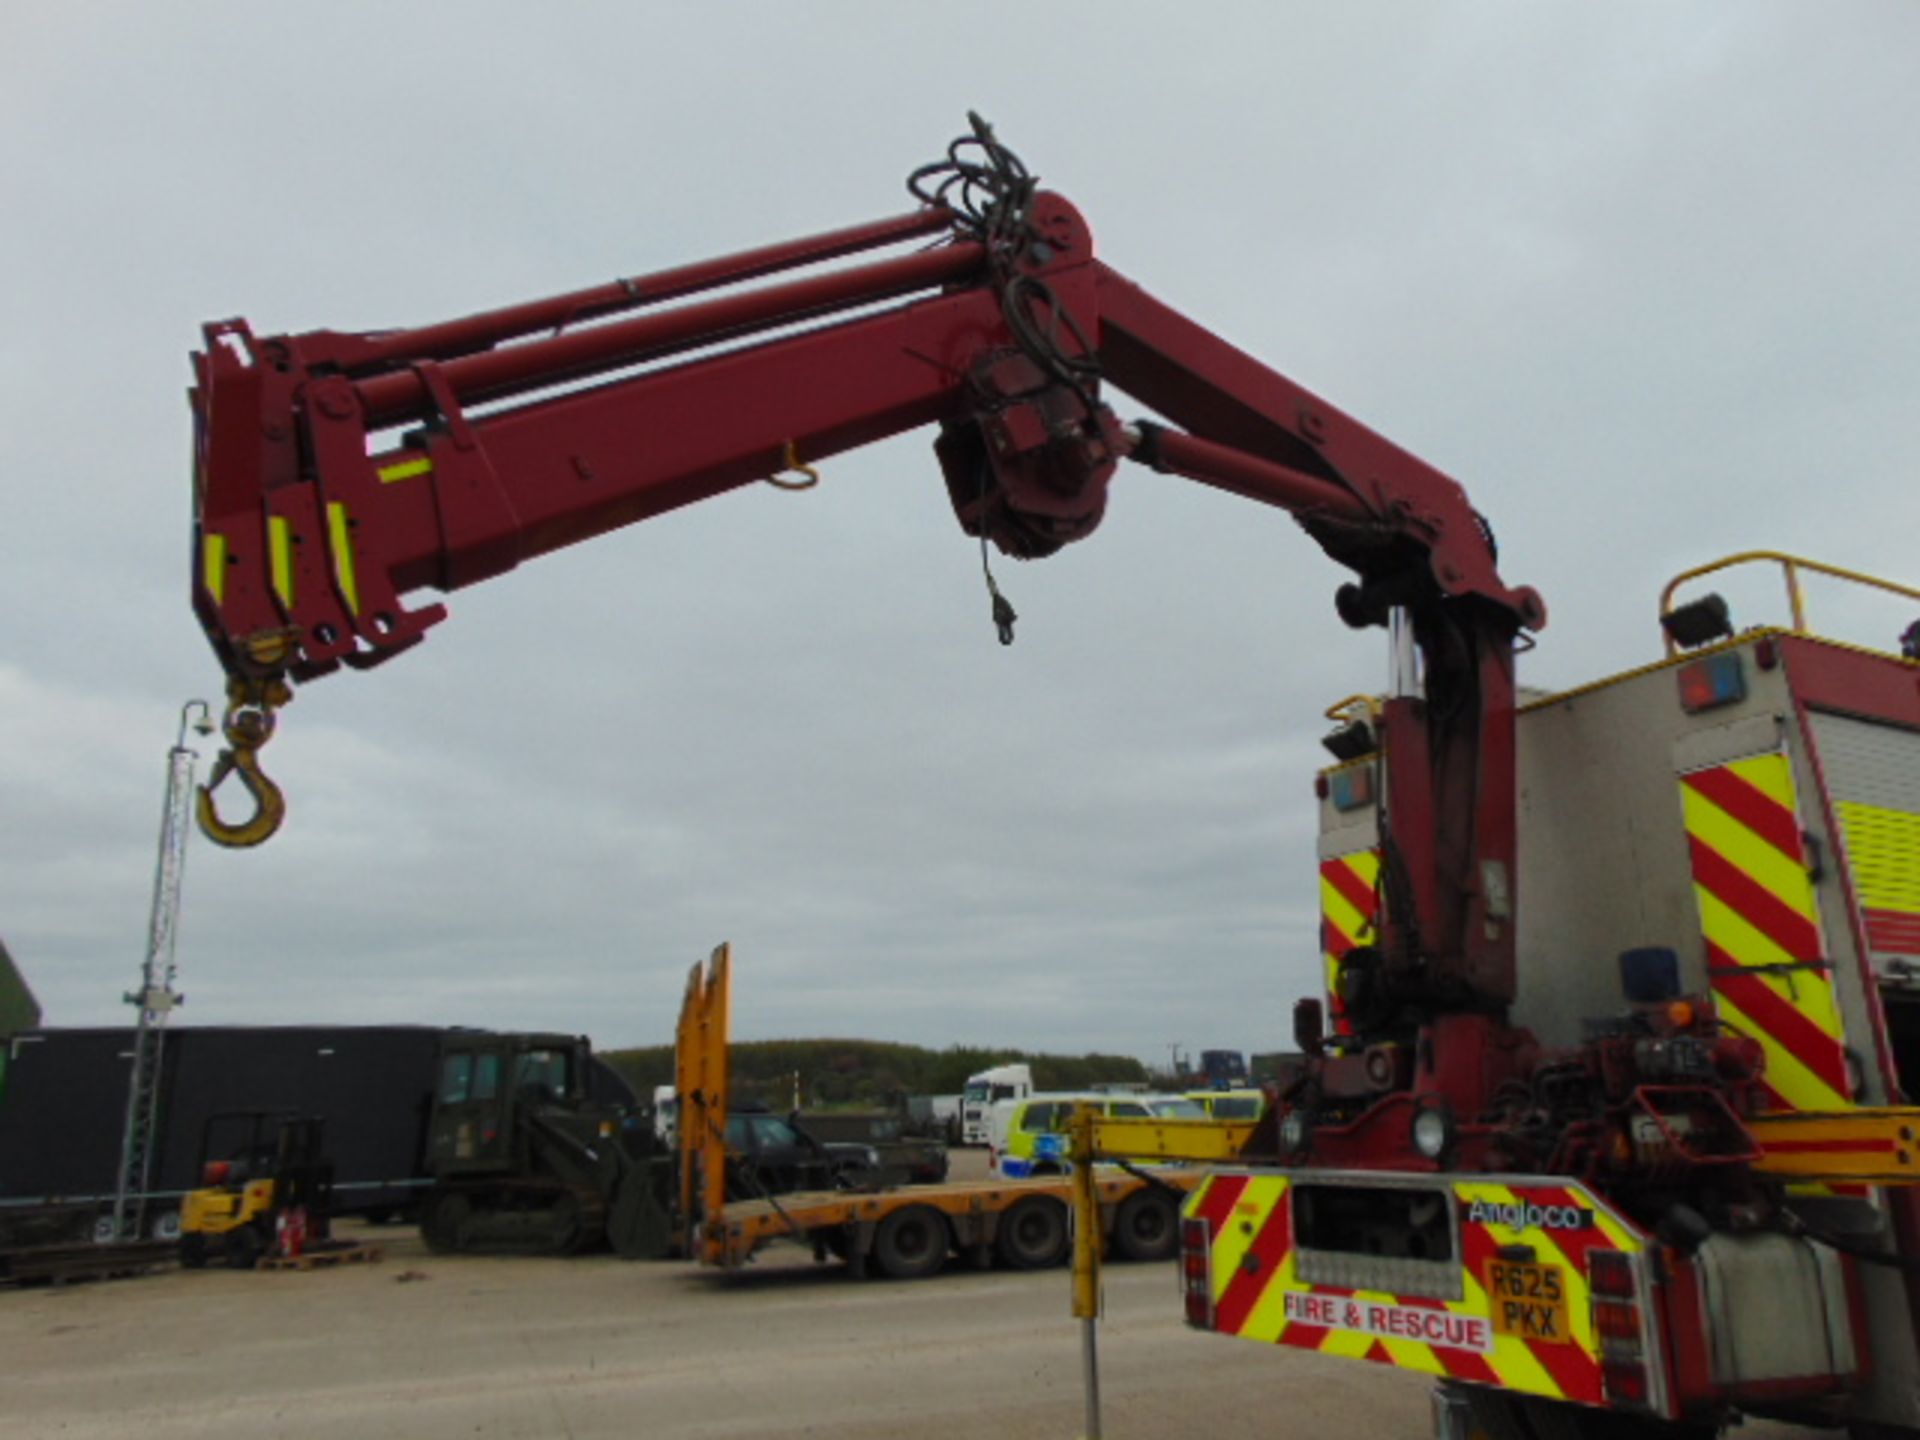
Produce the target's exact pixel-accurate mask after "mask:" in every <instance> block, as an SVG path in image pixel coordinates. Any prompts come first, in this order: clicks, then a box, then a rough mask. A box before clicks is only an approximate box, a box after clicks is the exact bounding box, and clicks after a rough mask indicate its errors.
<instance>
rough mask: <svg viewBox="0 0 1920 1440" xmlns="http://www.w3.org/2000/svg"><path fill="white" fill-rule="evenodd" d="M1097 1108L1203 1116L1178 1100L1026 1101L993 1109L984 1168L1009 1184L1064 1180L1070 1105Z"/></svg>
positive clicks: (1095, 1095) (1079, 1097)
mask: <svg viewBox="0 0 1920 1440" xmlns="http://www.w3.org/2000/svg"><path fill="white" fill-rule="evenodd" d="M1082 1104H1085V1105H1097V1106H1099V1107H1100V1112H1101V1113H1102V1114H1103V1115H1111V1116H1117V1117H1120V1118H1122V1119H1126V1118H1134V1119H1141V1120H1145V1119H1149V1118H1153V1117H1156V1116H1157V1117H1159V1118H1161V1119H1166V1120H1204V1119H1206V1118H1207V1112H1206V1111H1205V1110H1204V1109H1203V1108H1202V1107H1201V1106H1200V1105H1199V1104H1197V1103H1196V1102H1194V1101H1192V1100H1189V1099H1188V1098H1187V1097H1186V1096H1184V1095H1116V1094H1112V1093H1110V1092H1100V1091H1085V1092H1081V1093H1078V1094H1072V1093H1066V1092H1059V1093H1050V1094H1040V1095H1029V1096H1027V1098H1026V1099H1024V1100H1004V1101H1002V1102H1001V1103H1000V1104H998V1105H995V1106H994V1107H993V1110H992V1112H991V1113H990V1115H989V1116H988V1124H987V1168H988V1169H990V1170H992V1171H993V1173H994V1174H996V1175H1001V1176H1004V1177H1005V1178H1007V1179H1009V1180H1022V1179H1025V1178H1026V1177H1028V1176H1031V1175H1065V1174H1068V1173H1070V1172H1071V1171H1072V1169H1073V1166H1072V1164H1071V1163H1070V1162H1069V1161H1068V1159H1067V1123H1068V1122H1069V1121H1070V1120H1071V1119H1072V1118H1073V1109H1074V1106H1076V1105H1082Z"/></svg>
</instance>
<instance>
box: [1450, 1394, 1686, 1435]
mask: <svg viewBox="0 0 1920 1440" xmlns="http://www.w3.org/2000/svg"><path fill="white" fill-rule="evenodd" d="M1480 1395H1481V1396H1485V1397H1486V1398H1487V1399H1489V1400H1491V1399H1494V1398H1495V1397H1498V1399H1500V1400H1505V1401H1506V1402H1507V1405H1508V1406H1509V1407H1511V1408H1510V1410H1509V1413H1510V1414H1511V1413H1514V1412H1516V1411H1517V1413H1518V1414H1519V1415H1521V1416H1523V1417H1524V1418H1525V1422H1526V1427H1527V1428H1526V1431H1525V1432H1524V1433H1525V1434H1527V1435H1531V1436H1534V1437H1536V1440H1714V1436H1716V1435H1717V1434H1719V1427H1718V1426H1717V1425H1713V1424H1710V1423H1707V1422H1700V1423H1695V1424H1688V1423H1686V1422H1684V1421H1683V1422H1681V1423H1679V1424H1672V1423H1669V1422H1668V1421H1665V1420H1647V1419H1643V1418H1641V1417H1640V1416H1638V1415H1625V1414H1622V1413H1621V1412H1620V1411H1618V1410H1595V1409H1592V1408H1590V1407H1588V1406H1585V1405H1569V1404H1566V1403H1564V1402H1562V1401H1558V1400H1542V1399H1539V1398H1538V1397H1536V1396H1532V1395H1529V1396H1526V1397H1524V1398H1522V1397H1519V1396H1513V1395H1505V1394H1501V1393H1500V1392H1498V1391H1481V1392H1480ZM1474 1408H1475V1412H1476V1416H1477V1415H1478V1414H1479V1413H1480V1406H1479V1405H1476V1406H1475V1407H1474ZM1491 1433H1495V1434H1497V1433H1499V1432H1497V1431H1493V1432H1491Z"/></svg>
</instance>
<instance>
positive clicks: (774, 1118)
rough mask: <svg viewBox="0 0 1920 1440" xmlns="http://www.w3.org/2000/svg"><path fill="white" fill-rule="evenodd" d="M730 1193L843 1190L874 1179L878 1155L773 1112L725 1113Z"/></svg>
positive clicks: (746, 1195) (747, 1195)
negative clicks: (824, 1136) (820, 1136)
mask: <svg viewBox="0 0 1920 1440" xmlns="http://www.w3.org/2000/svg"><path fill="white" fill-rule="evenodd" d="M727 1160H728V1162H729V1165H730V1167H731V1168H732V1170H733V1174H732V1176H731V1178H730V1179H729V1183H728V1187H727V1188H728V1190H729V1192H733V1191H736V1190H737V1191H738V1193H739V1196H740V1198H742V1199H751V1198H753V1197H754V1196H756V1195H786V1194H791V1193H793V1192H795V1191H800V1190H844V1189H849V1188H852V1187H856V1186H862V1185H871V1184H876V1183H878V1181H877V1177H878V1175H879V1172H880V1168H881V1167H880V1155H879V1152H878V1151H876V1150H875V1149H874V1148H873V1147H872V1146H871V1145H860V1144H844V1143H829V1142H826V1141H822V1140H819V1139H816V1138H815V1137H814V1136H812V1135H810V1134H808V1133H807V1132H806V1131H805V1130H802V1129H800V1128H799V1127H798V1126H796V1125H794V1124H793V1122H792V1121H790V1120H784V1119H782V1118H781V1117H780V1116H778V1115H772V1114H767V1113H765V1112H763V1111H752V1110H749V1111H745V1112H741V1111H735V1112H734V1113H733V1114H731V1115H729V1116H727Z"/></svg>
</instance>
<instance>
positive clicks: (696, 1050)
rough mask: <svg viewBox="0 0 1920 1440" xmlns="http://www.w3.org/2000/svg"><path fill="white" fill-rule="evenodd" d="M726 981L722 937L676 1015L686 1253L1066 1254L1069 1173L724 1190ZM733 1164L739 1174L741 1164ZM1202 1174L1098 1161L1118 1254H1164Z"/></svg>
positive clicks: (730, 1258) (1048, 1257)
mask: <svg viewBox="0 0 1920 1440" xmlns="http://www.w3.org/2000/svg"><path fill="white" fill-rule="evenodd" d="M730 983H731V964H730V952H729V948H728V947H727V946H725V945H722V946H721V947H720V948H719V949H717V950H715V951H714V952H713V955H712V957H711V959H710V960H707V961H704V962H702V963H701V964H698V965H695V966H694V967H693V971H692V973H691V975H690V976H689V977H688V981H687V993H686V1000H685V1003H684V1004H683V1006H682V1008H681V1013H680V1025H679V1030H678V1034H677V1036H676V1042H675V1071H676V1074H675V1090H676V1093H677V1094H678V1095H679V1097H680V1107H679V1114H680V1125H679V1127H678V1142H677V1143H678V1147H679V1165H678V1183H679V1200H678V1214H679V1215H680V1217H681V1226H682V1231H681V1241H680V1243H681V1249H682V1253H684V1254H688V1255H691V1256H694V1257H696V1258H697V1259H699V1261H700V1262H701V1263H702V1264H705V1265H713V1266H717V1267H720V1268H722V1269H725V1270H736V1269H738V1268H739V1267H741V1266H743V1265H746V1264H747V1263H749V1262H750V1261H751V1260H752V1259H753V1258H754V1256H755V1255H756V1254H758V1253H759V1252H760V1251H761V1250H762V1249H764V1248H765V1247H766V1246H768V1245H771V1244H773V1243H775V1242H777V1241H785V1242H789V1243H794V1244H799V1245H802V1246H804V1247H806V1248H808V1249H811V1250H812V1251H813V1253H814V1256H815V1258H816V1259H819V1260H822V1261H825V1260H827V1259H829V1258H832V1259H838V1260H841V1261H844V1262H845V1264H846V1266H847V1268H848V1270H849V1271H850V1272H851V1273H852V1274H854V1275H856V1276H863V1275H866V1274H868V1273H869V1272H870V1271H877V1272H879V1273H880V1274H881V1275H884V1276H887V1277H889V1278H892V1279H920V1278H923V1277H925V1276H928V1275H933V1274H935V1273H937V1272H938V1271H939V1270H940V1269H941V1268H942V1267H944V1266H945V1265H946V1263H947V1262H948V1260H949V1258H950V1257H953V1256H958V1257H961V1258H962V1259H964V1260H966V1261H968V1262H969V1263H971V1264H973V1265H976V1266H980V1267H985V1266H988V1265H991V1264H993V1263H995V1262H996V1261H997V1262H998V1263H1000V1264H1002V1265H1005V1266H1008V1267H1009V1268H1012V1269H1021V1270H1031V1269H1041V1268H1044V1267H1047V1266H1052V1265H1060V1264H1064V1263H1065V1262H1066V1259H1067V1254H1068V1250H1069V1248H1070V1230H1069V1225H1068V1214H1069V1208H1068V1207H1069V1205H1070V1203H1071V1199H1072V1181H1071V1178H1070V1177H1069V1176H1064V1175H1062V1176H1053V1177H1049V1178H1046V1179H1037V1180H976V1181H951V1182H948V1183H946V1184H941V1185H906V1186H899V1187H893V1188H885V1189H859V1188H853V1189H843V1190H823V1191H806V1192H798V1193H793V1194H780V1195H766V1196H763V1197H761V1198H758V1199H746V1200H740V1199H736V1200H732V1201H729V1200H728V1199H727V1198H726V1197H727V1193H728V1185H727V1177H728V1174H729V1168H730V1167H729V1165H728V1157H727V1145H726V1129H727V1102H728V1084H727V1021H728V1004H729V993H730ZM1135 1123H1136V1124H1141V1125H1145V1124H1146V1122H1135ZM1169 1123H1170V1124H1171V1125H1176V1126H1177V1125H1181V1124H1184V1125H1185V1126H1188V1127H1192V1126H1202V1127H1206V1128H1208V1129H1209V1130H1211V1131H1213V1132H1215V1133H1216V1134H1223V1133H1232V1134H1234V1135H1241V1134H1243V1133H1244V1132H1245V1131H1246V1130H1248V1129H1250V1127H1246V1126H1241V1127H1221V1126H1215V1125H1212V1124H1211V1123H1210V1122H1206V1121H1186V1122H1169ZM1163 1128H1164V1127H1163ZM1186 1148H1187V1149H1189V1150H1190V1149H1191V1145H1190V1144H1189V1146H1188V1147H1186ZM733 1169H734V1172H735V1173H736V1174H737V1172H738V1167H737V1166H736V1167H733ZM1204 1178H1205V1177H1204V1172H1203V1171H1201V1170H1199V1169H1197V1168H1179V1167H1165V1168H1157V1169H1154V1170H1151V1171H1148V1170H1140V1169H1130V1168H1123V1167H1121V1166H1117V1165H1116V1166H1101V1167H1099V1168H1098V1169H1097V1170H1096V1172H1095V1177H1094V1184H1095V1190H1096V1192H1097V1196H1098V1202H1099V1206H1100V1219H1101V1230H1102V1233H1103V1235H1104V1236H1105V1239H1106V1243H1107V1247H1108V1248H1109V1249H1110V1250H1111V1252H1112V1253H1113V1254H1114V1255H1116V1256H1118V1257H1120V1258H1123V1259H1129V1260H1170V1259H1171V1258H1172V1257H1173V1255H1174V1253H1175V1251H1176V1250H1177V1248H1178V1245H1179V1227H1178V1214H1179V1207H1180V1204H1181V1202H1182V1201H1183V1200H1184V1199H1185V1198H1186V1196H1187V1194H1188V1192H1190V1191H1191V1190H1192V1189H1193V1188H1194V1187H1195V1186H1197V1185H1198V1184H1200V1183H1201V1181H1202V1180H1203V1179H1204Z"/></svg>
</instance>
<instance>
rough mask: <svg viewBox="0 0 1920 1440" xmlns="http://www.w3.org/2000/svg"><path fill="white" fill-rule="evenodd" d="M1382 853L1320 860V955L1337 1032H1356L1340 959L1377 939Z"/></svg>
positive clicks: (1343, 1033)
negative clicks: (1343, 995) (1343, 1000)
mask: <svg viewBox="0 0 1920 1440" xmlns="http://www.w3.org/2000/svg"><path fill="white" fill-rule="evenodd" d="M1379 883H1380V852H1379V851H1378V850H1356V851H1354V852H1353V853H1352V854H1351V855H1337V856H1335V857H1334V858H1333V859H1331V860H1322V861H1321V862H1320V956H1321V959H1322V961H1323V962H1324V964H1325V965H1326V970H1327V1013H1328V1014H1329V1015H1331V1016H1332V1017H1333V1029H1334V1033H1335V1034H1337V1035H1348V1034H1351V1033H1352V1032H1353V1025H1352V1023H1351V1022H1350V1021H1348V1019H1347V1016H1346V1010H1345V1007H1343V1006H1342V1005H1341V1004H1340V961H1341V959H1342V958H1343V957H1344V956H1345V955H1346V953H1347V952H1348V951H1349V950H1351V949H1353V947H1354V946H1356V945H1364V944H1367V943H1368V942H1370V941H1371V940H1373V939H1374V938H1375V937H1374V933H1373V927H1374V924H1375V923H1376V921H1377V920H1378V918H1379V914H1380V899H1379V893H1378V887H1379Z"/></svg>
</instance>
